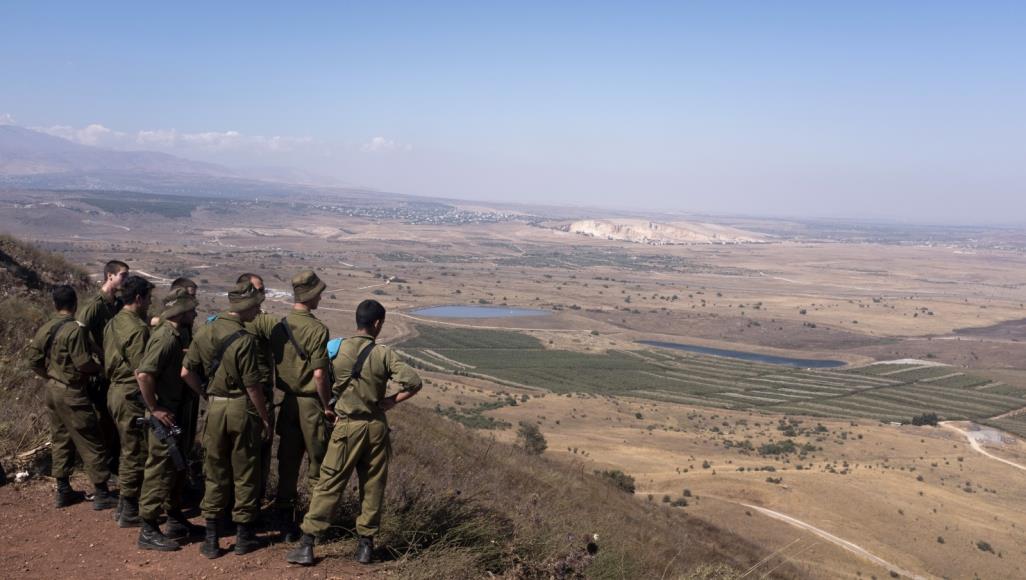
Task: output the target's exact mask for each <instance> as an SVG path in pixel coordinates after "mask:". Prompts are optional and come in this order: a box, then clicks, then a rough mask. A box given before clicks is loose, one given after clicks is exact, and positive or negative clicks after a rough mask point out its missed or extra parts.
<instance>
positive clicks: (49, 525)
mask: <svg viewBox="0 0 1026 580" xmlns="http://www.w3.org/2000/svg"><path fill="white" fill-rule="evenodd" d="M75 487H76V488H77V489H85V488H86V485H85V482H84V481H76V482H75ZM53 494H54V487H53V484H52V483H51V482H50V481H46V480H32V481H29V482H26V483H23V484H11V485H7V486H4V487H2V488H0V571H2V572H0V576H4V577H6V578H15V577H16V578H113V577H119V578H155V577H156V578H172V577H173V578H238V577H247V578H367V577H379V576H390V575H392V574H391V573H390V572H389V564H371V565H369V566H361V565H360V564H357V563H355V562H352V561H351V560H350V558H351V557H352V554H353V553H355V549H356V543H355V541H344V542H340V543H338V544H332V545H330V546H327V547H318V549H317V555H318V557H320V558H322V559H321V561H320V562H319V564H318V565H317V566H315V567H313V568H310V569H304V568H302V567H299V566H293V565H291V564H288V563H286V562H285V553H286V552H287V551H288V547H289V544H285V543H277V544H272V545H271V546H270V547H268V548H264V549H262V550H258V551H256V552H254V553H252V554H247V555H245V556H236V555H235V554H234V553H231V552H229V553H227V554H225V555H224V556H222V557H220V558H218V559H216V560H208V559H206V558H204V557H203V556H201V555H200V553H199V544H197V543H193V544H190V545H186V546H184V547H183V549H182V550H180V551H178V552H155V551H147V550H140V549H138V548H137V547H136V540H137V538H138V535H139V530H138V529H131V528H128V529H121V528H118V527H117V526H116V525H115V523H114V522H113V521H112V519H111V513H112V512H110V511H102V512H97V511H93V509H92V504H91V503H89V502H83V503H79V504H76V505H73V506H71V507H68V508H64V509H56V508H54V507H53V503H52V502H53ZM193 522H195V523H200V524H202V520H201V519H199V518H193ZM265 537H266V535H265ZM232 541H233V538H225V539H222V540H221V547H222V548H228V547H230V546H232ZM325 556H327V557H325Z"/></svg>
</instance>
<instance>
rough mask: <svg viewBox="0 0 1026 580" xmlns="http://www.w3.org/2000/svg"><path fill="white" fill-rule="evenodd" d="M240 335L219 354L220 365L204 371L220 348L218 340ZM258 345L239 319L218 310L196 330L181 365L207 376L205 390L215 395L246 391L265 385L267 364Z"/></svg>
mask: <svg viewBox="0 0 1026 580" xmlns="http://www.w3.org/2000/svg"><path fill="white" fill-rule="evenodd" d="M240 330H241V331H242V334H241V335H240V337H239V338H237V339H236V340H235V341H234V342H232V343H231V344H230V345H229V346H228V348H227V349H225V351H224V355H223V356H222V357H221V365H220V366H219V367H218V368H217V371H216V372H215V373H214V376H212V377H207V371H208V369H210V366H211V364H212V362H213V360H214V357H215V356H217V354H218V352H219V351H220V349H221V343H222V342H224V341H225V340H226V339H227V338H228V337H229V336H231V335H232V334H235V333H236V332H238V331H240ZM262 358H263V355H262V354H261V352H260V348H259V346H258V345H257V340H256V337H255V336H253V335H252V334H251V333H250V332H249V331H247V330H246V329H245V327H244V326H243V325H242V323H241V322H239V319H238V318H236V317H234V316H231V315H229V314H228V313H221V314H219V315H218V316H217V319H215V320H214V321H213V322H210V323H208V324H204V325H203V326H201V327H200V328H199V330H197V331H196V335H195V336H194V337H193V339H192V344H191V345H190V346H189V352H187V353H186V355H185V361H184V363H183V365H184V366H185V368H187V369H189V370H190V371H192V372H194V373H196V374H198V375H200V376H203V377H206V378H207V393H208V394H210V395H214V396H218V397H233V396H238V395H239V394H242V393H244V392H245V390H246V387H247V386H251V385H259V384H266V383H267V382H268V381H269V380H270V377H269V376H268V374H267V369H268V366H267V363H266V362H264V361H262V360H261V359H262Z"/></svg>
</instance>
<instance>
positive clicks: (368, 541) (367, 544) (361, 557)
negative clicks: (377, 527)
mask: <svg viewBox="0 0 1026 580" xmlns="http://www.w3.org/2000/svg"><path fill="white" fill-rule="evenodd" d="M373 552H374V538H372V537H370V536H360V545H359V546H357V547H356V561H357V562H359V563H361V564H370V561H371V554H373Z"/></svg>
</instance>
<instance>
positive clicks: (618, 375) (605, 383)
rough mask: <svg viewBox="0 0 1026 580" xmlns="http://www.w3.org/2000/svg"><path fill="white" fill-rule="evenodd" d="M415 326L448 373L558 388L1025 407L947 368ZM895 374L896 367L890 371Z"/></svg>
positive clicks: (702, 399)
mask: <svg viewBox="0 0 1026 580" xmlns="http://www.w3.org/2000/svg"><path fill="white" fill-rule="evenodd" d="M417 331H418V336H416V337H415V338H413V339H411V340H408V341H406V342H404V343H403V344H402V348H403V349H404V351H405V352H406V353H407V354H408V355H409V356H411V357H416V358H417V359H420V360H422V361H427V362H430V363H431V364H433V365H435V366H436V367H441V368H442V369H445V371H447V372H452V373H454V374H461V375H471V376H477V377H482V378H490V379H494V380H497V381H499V382H503V383H507V384H517V385H526V386H530V387H539V388H543V389H547V390H549V391H552V392H555V393H561V394H565V393H594V394H601V395H613V396H617V395H626V396H633V397H642V398H647V399H652V400H657V401H667V402H676V403H685V404H692V405H704V406H710V407H724V408H730V409H761V410H766V411H770V412H779V413H790V414H802V415H813V416H823V417H840V418H852V419H855V418H870V419H878V420H882V421H896V422H907V421H908V420H909V418H910V417H913V416H915V415H919V414H921V413H922V412H923V411H924V410H930V411H931V412H935V413H936V414H937V415H938V418H939V419H942V420H952V419H972V420H980V419H983V418H986V417H993V416H995V415H998V414H1001V413H1003V412H1006V411H1009V410H1012V409H1018V408H1021V407H1024V406H1026V389H1023V388H1018V387H1016V388H1006V387H1008V386H1007V385H995V386H994V387H987V386H986V385H987V384H989V383H988V382H987V380H986V379H980V378H978V377H976V376H975V375H971V374H967V373H962V372H960V371H957V370H954V369H952V367H946V366H930V367H924V366H923V365H914V364H908V365H888V364H878V365H871V366H867V367H861V368H859V369H850V370H825V369H820V370H810V369H794V368H789V367H781V366H777V365H769V364H763V363H752V362H747V361H741V360H734V359H729V358H722V357H715V356H707V355H701V354H692V353H678V352H672V353H671V352H665V351H661V350H647V351H622V350H608V351H604V352H576V351H568V350H557V349H546V348H544V345H543V344H542V343H541V341H539V340H538V339H536V338H534V337H532V336H528V335H526V334H522V333H518V332H513V331H501V330H474V329H454V328H437V327H431V326H425V325H421V326H418V328H417ZM442 357H444V358H442ZM453 361H455V363H454V362H453ZM413 362H414V363H416V361H413ZM434 370H438V369H437V368H435V369H434ZM893 371H899V372H897V373H894V374H890V373H892V372H893ZM973 385H976V387H973ZM980 385H983V387H982V388H981V387H980ZM785 436H787V435H786V434H785Z"/></svg>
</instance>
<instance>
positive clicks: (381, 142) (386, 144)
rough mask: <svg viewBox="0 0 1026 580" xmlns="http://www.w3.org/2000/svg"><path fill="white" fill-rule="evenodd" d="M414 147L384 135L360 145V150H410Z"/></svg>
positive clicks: (383, 151) (379, 151) (381, 151)
mask: <svg viewBox="0 0 1026 580" xmlns="http://www.w3.org/2000/svg"><path fill="white" fill-rule="evenodd" d="M412 149H413V146H412V145H403V144H400V143H396V142H395V141H393V140H391V139H386V138H384V137H374V138H373V139H371V140H370V141H368V142H367V143H364V144H363V145H360V151H364V152H366V153H386V152H389V151H410V150H412Z"/></svg>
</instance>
